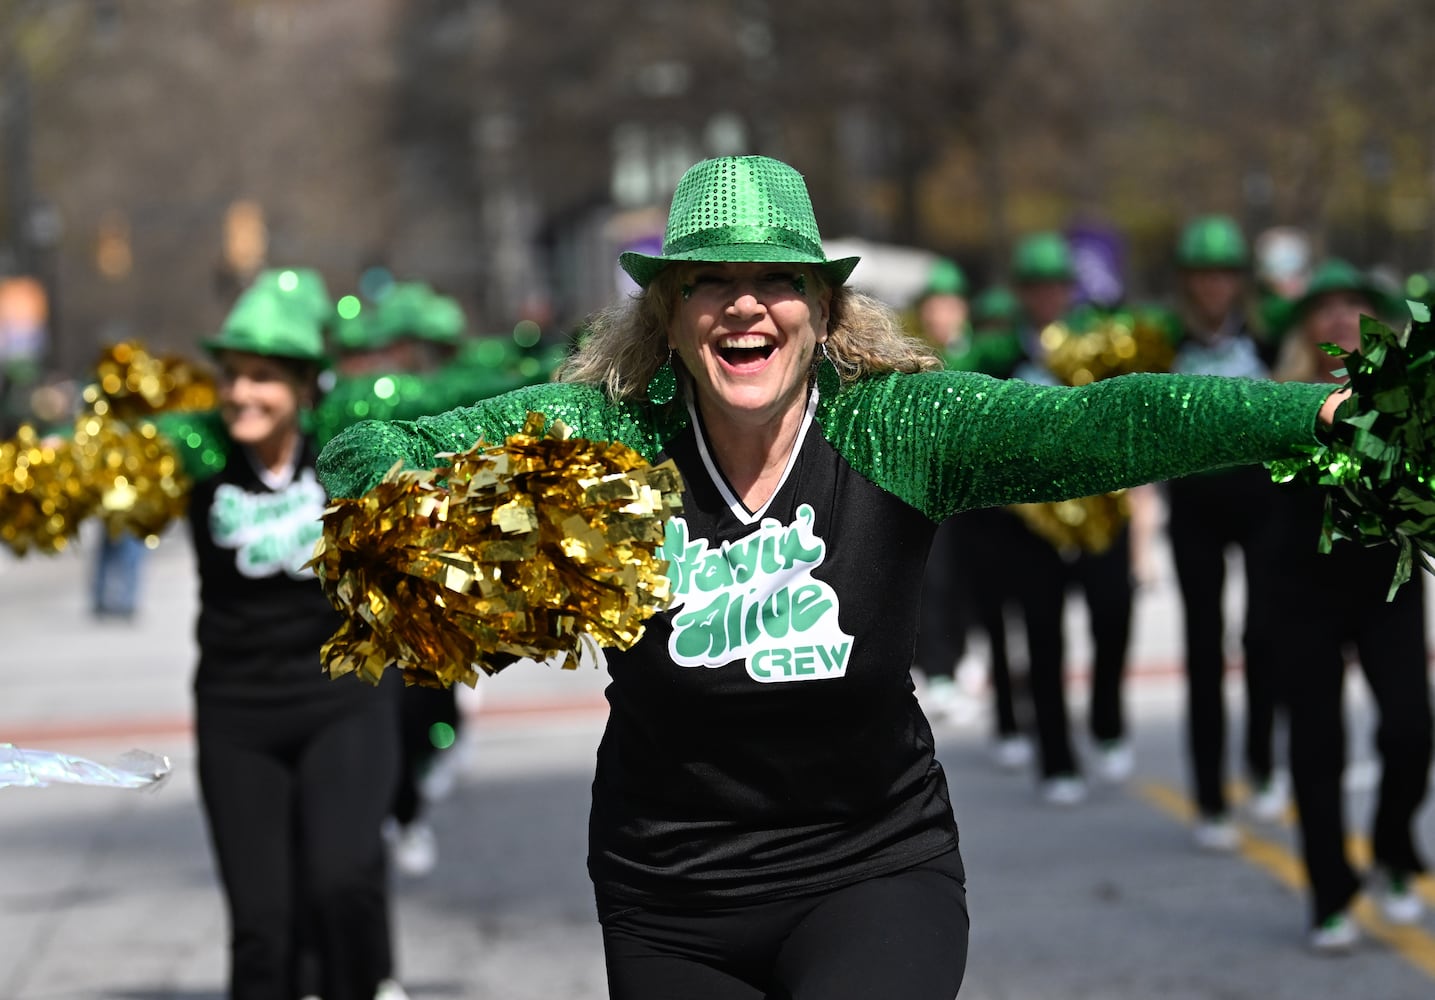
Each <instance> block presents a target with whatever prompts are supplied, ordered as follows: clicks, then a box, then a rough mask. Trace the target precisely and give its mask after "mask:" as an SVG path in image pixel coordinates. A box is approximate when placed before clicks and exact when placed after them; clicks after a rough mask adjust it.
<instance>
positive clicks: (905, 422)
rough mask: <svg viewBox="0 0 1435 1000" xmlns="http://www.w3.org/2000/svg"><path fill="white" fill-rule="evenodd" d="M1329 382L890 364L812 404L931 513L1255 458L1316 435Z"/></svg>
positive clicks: (859, 458) (1284, 452)
mask: <svg viewBox="0 0 1435 1000" xmlns="http://www.w3.org/2000/svg"><path fill="white" fill-rule="evenodd" d="M1332 391H1334V387H1332V386H1329V385H1308V384H1304V383H1279V382H1270V381H1264V380H1257V379H1236V378H1222V377H1219V376H1211V375H1125V376H1121V377H1119V378H1111V379H1105V380H1103V381H1100V382H1095V383H1092V384H1091V385H1087V386H1082V387H1080V388H1069V387H1064V386H1040V385H1034V384H1032V383H1029V382H1023V381H1020V380H1017V379H994V378H988V377H987V376H984V375H978V374H973V373H968V372H925V373H922V374H920V375H888V376H884V377H880V378H875V379H871V380H869V381H867V382H865V383H861V384H858V385H856V386H853V387H851V388H850V389H848V390H847V391H846V392H843V393H842V394H841V395H839V396H838V397H837V398H836V399H835V400H833V401H831V402H830V403H827V404H824V405H823V406H822V408H821V410H820V412H819V419H820V420H821V421H822V425H823V429H824V433H825V434H826V436H827V439H828V440H829V441H830V442H831V443H832V444H833V446H834V447H835V448H837V450H838V451H839V452H841V453H842V454H843V456H845V457H846V459H847V461H848V462H850V463H851V464H852V466H853V468H855V469H856V470H857V471H858V472H860V473H862V475H864V476H866V477H868V478H869V479H871V480H872V481H873V482H874V483H877V484H878V485H879V486H881V487H883V488H884V489H887V490H890V491H891V492H892V493H894V494H896V495H897V496H899V497H901V498H902V499H903V500H905V501H906V502H908V503H910V504H911V505H912V506H914V507H916V508H918V509H919V510H921V511H923V512H924V513H926V514H927V515H928V516H929V517H931V518H933V519H934V520H940V519H942V518H946V517H948V516H950V515H952V514H954V513H956V512H957V511H959V510H966V509H970V508H974V507H994V506H999V505H1002V504H1009V503H1028V502H1040V501H1046V500H1062V499H1067V498H1070V497H1079V496H1089V495H1092V494H1096V493H1103V492H1106V491H1108V490H1115V489H1122V488H1125V487H1129V486H1135V485H1138V484H1140V483H1148V482H1158V481H1161V480H1166V479H1171V478H1175V477H1177V476H1183V475H1188V474H1190V473H1194V472H1200V471H1205V470H1209V469H1217V468H1224V467H1229V466H1236V465H1251V464H1256V463H1259V462H1264V461H1267V460H1270V459H1276V458H1286V457H1290V456H1291V455H1293V454H1295V451H1296V448H1297V447H1298V446H1300V445H1309V444H1314V443H1315V424H1316V415H1317V413H1318V411H1319V410H1320V406H1321V403H1322V402H1324V400H1325V399H1326V397H1327V396H1329V395H1330V393H1331V392H1332Z"/></svg>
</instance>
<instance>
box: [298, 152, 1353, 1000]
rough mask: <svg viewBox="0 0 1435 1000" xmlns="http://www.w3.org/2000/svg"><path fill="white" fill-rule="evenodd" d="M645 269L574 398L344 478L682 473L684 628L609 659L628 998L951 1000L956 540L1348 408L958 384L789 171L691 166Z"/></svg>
mask: <svg viewBox="0 0 1435 1000" xmlns="http://www.w3.org/2000/svg"><path fill="white" fill-rule="evenodd" d="M620 263H621V264H622V266H623V267H624V269H625V270H626V271H627V273H628V274H629V275H631V276H632V277H633V279H634V280H635V281H636V282H637V284H638V285H639V286H640V287H641V288H642V292H641V293H640V294H639V295H637V296H636V297H634V299H632V300H631V301H629V302H626V303H622V304H619V305H617V306H615V307H614V308H612V309H611V310H609V311H607V312H605V313H604V314H602V315H600V316H599V317H596V318H595V319H594V320H593V321H592V323H591V324H590V326H589V330H588V335H587V338H586V339H585V341H584V342H583V345H582V346H581V348H580V349H579V351H578V353H577V354H576V355H575V356H574V357H573V358H572V359H571V360H570V362H569V363H568V364H567V365H566V366H565V367H564V369H563V370H562V372H561V373H560V378H561V379H562V381H560V382H559V383H558V384H554V385H547V386H534V387H531V388H528V389H523V390H519V391H517V392H513V393H509V394H507V395H504V396H500V397H497V398H494V399H491V400H487V401H485V402H483V403H480V404H478V405H477V406H473V407H469V408H465V409H460V410H455V411H452V412H450V413H447V414H443V415H440V416H435V417H429V418H423V419H420V420H417V421H413V422H408V423H401V422H387V423H386V422H366V423H361V424H357V425H355V426H354V427H351V428H349V429H348V430H347V431H345V432H344V433H343V434H341V435H339V437H337V438H335V440H334V441H332V442H331V443H330V445H329V446H328V447H326V448H325V450H324V452H323V454H322V455H321V461H320V472H321V476H322V478H323V481H324V482H325V484H326V486H327V487H328V488H329V489H330V491H331V492H332V494H333V495H334V496H336V497H357V496H361V495H363V494H364V493H365V492H366V491H368V490H369V489H370V488H372V487H373V486H375V484H377V483H378V482H379V481H380V480H381V479H382V478H383V476H384V475H385V473H386V471H387V470H388V469H390V468H391V467H392V466H393V465H394V464H395V462H402V463H403V464H404V465H405V466H408V467H410V468H415V469H430V468H434V467H435V466H436V464H437V463H438V461H439V459H438V456H439V454H440V453H444V452H449V451H453V450H460V449H463V448H466V447H468V446H470V445H472V444H473V443H474V442H476V441H478V440H480V439H482V440H485V441H500V440H503V439H504V438H505V437H506V436H507V435H509V434H512V433H515V432H516V431H518V430H519V429H520V428H521V427H522V426H523V425H524V422H525V419H526V417H527V415H528V414H529V413H530V412H535V411H536V412H540V413H543V414H544V415H546V417H547V418H548V419H550V420H555V419H559V420H562V421H563V422H564V423H565V424H566V425H568V426H569V427H570V428H571V430H572V431H573V433H575V434H577V435H578V436H580V437H585V438H588V439H593V440H617V441H621V442H625V443H626V444H627V445H629V446H630V447H632V448H635V449H637V450H638V452H639V453H640V454H641V455H642V456H643V457H644V458H646V459H647V460H648V461H656V460H659V459H664V458H666V459H671V460H672V461H673V462H674V463H675V465H676V467H677V468H678V470H679V471H680V472H681V474H682V478H683V483H684V492H683V498H682V499H683V505H684V506H683V510H682V512H681V514H680V515H676V516H674V517H673V519H672V520H670V521H669V522H668V524H667V535H666V541H665V542H664V545H663V549H662V551H663V553H664V558H665V559H667V560H668V561H669V564H670V566H669V570H668V573H669V578H670V579H671V580H672V583H673V596H672V601H671V604H670V606H669V608H668V609H667V610H666V611H663V612H661V613H660V614H658V615H657V616H655V617H653V618H651V619H649V621H648V622H647V627H646V631H645V632H644V634H643V635H642V637H641V639H639V640H638V641H637V643H636V645H634V646H633V647H632V648H631V649H629V650H628V651H626V652H621V653H620V652H612V653H610V654H609V655H608V659H607V668H608V672H609V675H610V678H611V683H610V684H609V686H608V689H607V696H608V701H609V705H610V712H609V718H608V724H607V729H606V732H605V734H604V736H603V739H602V743H601V745H600V747H599V750H598V757H597V771H596V776H595V779H594V782H593V799H592V813H591V820H590V826H589V854H588V864H589V871H590V873H591V875H592V878H593V880H594V883H595V889H596V896H597V905H598V912H599V918H600V921H601V923H602V927H603V939H604V948H605V954H606V961H607V969H608V982H609V989H610V994H611V996H613V997H614V998H615V1000H631V998H658V997H663V998H666V997H684V998H690V1000H699V998H716V997H722V998H728V997H732V998H738V997H744V998H753V1000H757V998H760V997H764V996H775V995H782V996H790V997H793V998H815V997H821V998H823V1000H843V998H855V997H873V996H891V997H902V998H904V1000H927V998H930V1000H939V998H940V1000H950V998H951V997H952V996H954V995H955V994H956V992H957V989H958V987H959V984H960V982H961V978H962V974H963V971H964V968H965V961H966V943H967V929H968V920H967V911H966V892H965V876H964V872H963V868H962V863H961V859H960V855H959V852H958V844H957V828H956V823H955V820H954V817H953V813H952V808H951V805H950V802H949V799H948V794H947V787H946V780H945V778H944V776H943V773H942V768H941V766H940V765H939V764H938V763H937V761H936V759H935V754H934V749H933V740H932V733H931V729H930V727H929V726H928V724H927V721H926V720H925V718H924V717H923V715H922V713H921V710H920V708H919V707H918V703H917V700H916V698H915V695H914V685H913V683H912V680H911V676H910V668H911V664H912V652H913V636H914V632H915V628H916V622H917V616H918V605H919V599H920V594H919V590H920V586H921V580H922V575H923V567H924V563H925V560H926V554H927V548H928V546H929V545H930V543H931V539H932V535H933V533H934V531H935V530H936V526H937V524H939V523H940V522H941V521H943V520H944V519H946V518H947V517H949V516H951V515H952V514H954V513H955V512H957V511H958V510H962V509H968V508H973V507H980V506H990V505H994V504H1004V503H1010V502H1015V501H1037V500H1043V499H1056V498H1062V497H1068V496H1073V495H1084V494H1090V493H1094V492H1100V491H1104V490H1109V489H1115V488H1119V487H1123V486H1130V485H1133V484H1135V483H1137V482H1141V481H1149V480H1157V479H1167V478H1170V477H1172V476H1174V475H1181V474H1185V473H1189V472H1194V471H1196V470H1198V469H1203V468H1210V467H1216V466H1223V465H1231V464H1241V463H1248V462H1254V461H1260V460H1264V459H1267V458H1272V457H1275V456H1281V455H1291V454H1295V452H1296V449H1297V448H1298V447H1299V446H1300V445H1301V444H1302V443H1303V442H1313V441H1314V440H1315V438H1314V433H1315V428H1316V426H1317V424H1318V422H1319V421H1324V422H1326V423H1328V421H1329V419H1330V414H1331V413H1332V412H1333V411H1334V406H1335V402H1336V401H1335V399H1334V398H1330V399H1328V398H1327V397H1329V396H1330V395H1331V389H1330V387H1328V386H1306V385H1276V384H1274V383H1269V382H1265V383H1262V382H1254V381H1250V382H1248V381H1243V380H1233V379H1210V378H1197V377H1176V376H1169V375H1167V376H1140V375H1138V376H1131V377H1129V378H1123V379H1111V380H1109V381H1107V382H1103V383H1097V384H1094V385H1091V386H1087V387H1084V388H1079V389H1073V388H1067V387H1045V386H1036V385H1031V384H1029V383H1024V382H1020V381H1017V380H1007V381H999V380H994V379H990V378H988V377H985V376H981V375H975V374H970V373H965V372H946V371H939V370H937V369H938V368H939V363H938V361H937V359H936V358H935V356H934V355H933V354H932V353H931V352H930V350H929V349H925V348H924V347H923V346H922V345H921V344H920V343H919V342H917V341H916V340H914V339H913V338H911V337H908V336H906V335H905V334H904V333H903V332H902V330H901V329H900V325H899V323H898V322H897V320H896V317H895V316H894V315H893V314H892V313H891V311H890V310H888V309H886V307H884V306H881V305H880V304H878V303H876V302H875V301H874V300H872V299H870V298H867V297H865V296H863V295H860V294H858V293H856V292H854V291H853V290H852V289H850V288H849V287H848V286H847V285H846V279H847V277H848V276H849V275H850V273H851V271H852V268H853V267H854V266H855V264H856V260H855V258H845V259H839V260H829V259H827V258H826V256H825V255H824V253H823V250H822V244H821V241H820V237H819V235H818V229H817V225H816V221H815V219H814V217H813V214H812V208H811V204H810V202H809V199H808V195H807V190H806V186H805V185H804V183H803V181H802V178H801V176H800V175H799V174H798V173H797V172H796V171H794V170H793V169H792V168H791V167H789V166H787V165H786V164H783V163H780V162H778V161H776V160H772V159H769V158H766V157H760V156H758V157H723V158H720V159H715V160H707V161H704V162H702V163H699V164H697V165H695V166H694V167H692V168H691V169H690V170H689V171H688V172H687V173H686V174H685V175H684V176H683V178H682V180H681V181H680V182H679V184H678V188H677V191H676V193H675V194H674V196H673V202H672V207H671V210H670V215H669V219H668V227H667V231H666V235H665V238H664V244H663V252H662V253H661V254H660V255H657V256H647V255H643V254H638V253H632V252H629V253H625V254H623V255H622V256H621V257H620ZM1318 414H1319V417H1318ZM1133 429H1134V432H1133Z"/></svg>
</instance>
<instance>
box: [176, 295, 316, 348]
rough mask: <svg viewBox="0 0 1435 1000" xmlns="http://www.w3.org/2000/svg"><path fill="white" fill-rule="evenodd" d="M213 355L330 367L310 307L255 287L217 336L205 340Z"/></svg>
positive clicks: (241, 299) (244, 296) (241, 298)
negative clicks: (222, 353) (221, 353)
mask: <svg viewBox="0 0 1435 1000" xmlns="http://www.w3.org/2000/svg"><path fill="white" fill-rule="evenodd" d="M202 345H203V347H204V349H205V350H207V351H208V352H210V353H211V354H215V353H217V352H219V351H243V352H245V353H247V354H262V355H265V356H267V357H276V358H292V359H294V360H297V361H310V362H314V363H315V364H318V365H321V366H323V365H326V364H327V361H328V359H327V358H326V356H325V354H324V334H323V331H322V330H321V329H320V328H319V324H318V322H317V321H316V318H315V317H314V316H313V315H312V314H311V313H310V311H309V310H308V309H307V308H304V307H302V306H301V305H299V304H296V303H295V302H294V301H293V300H290V299H287V298H285V297H284V296H282V295H279V294H276V293H275V292H274V291H272V290H271V289H269V288H267V287H264V286H258V287H251V288H249V289H248V290H247V291H245V292H244V294H243V295H241V296H240V297H239V300H238V301H237V302H235V304H234V308H232V309H231V310H230V311H229V315H228V316H227V317H226V318H225V320H224V323H223V325H222V326H221V327H220V329H219V333H218V335H217V336H214V337H211V338H209V339H208V340H205V341H202Z"/></svg>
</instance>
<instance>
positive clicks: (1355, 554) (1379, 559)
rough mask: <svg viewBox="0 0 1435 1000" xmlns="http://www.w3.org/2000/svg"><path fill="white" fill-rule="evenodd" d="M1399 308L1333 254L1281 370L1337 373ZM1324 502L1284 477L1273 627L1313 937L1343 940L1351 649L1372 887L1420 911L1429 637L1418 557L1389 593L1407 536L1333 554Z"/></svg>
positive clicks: (1349, 892) (1272, 584)
mask: <svg viewBox="0 0 1435 1000" xmlns="http://www.w3.org/2000/svg"><path fill="white" fill-rule="evenodd" d="M1396 308H1403V306H1399V305H1397V304H1394V303H1388V302H1387V301H1386V300H1385V299H1384V297H1383V296H1382V295H1381V293H1380V292H1379V290H1378V289H1376V288H1375V287H1374V286H1373V285H1372V284H1371V283H1370V282H1369V281H1368V280H1367V279H1366V277H1365V276H1364V275H1362V274H1361V273H1360V272H1359V271H1358V270H1357V269H1356V268H1354V267H1352V266H1351V265H1349V264H1348V263H1345V262H1344V261H1340V260H1327V261H1325V262H1324V263H1323V264H1321V265H1320V266H1318V267H1317V268H1316V269H1315V271H1314V272H1313V274H1312V276H1311V282H1310V285H1309V287H1308V288H1307V290H1306V292H1305V294H1304V295H1302V296H1301V297H1300V298H1299V299H1297V300H1296V301H1295V303H1294V305H1293V316H1294V318H1295V326H1294V327H1293V329H1292V330H1291V333H1290V335H1289V336H1288V337H1287V338H1286V340H1285V342H1284V343H1283V345H1282V359H1281V360H1282V364H1281V365H1280V366H1279V367H1278V368H1277V369H1276V373H1275V374H1276V377H1277V378H1296V379H1302V380H1304V379H1309V378H1312V377H1314V378H1318V379H1325V380H1327V381H1328V382H1330V383H1332V384H1334V383H1336V382H1337V381H1338V379H1337V377H1336V376H1335V375H1334V374H1333V372H1332V369H1335V368H1339V367H1340V363H1339V362H1338V361H1337V360H1336V359H1334V358H1331V357H1330V356H1329V355H1327V354H1325V352H1323V351H1322V350H1321V349H1320V345H1321V344H1325V343H1331V344H1335V345H1337V346H1338V347H1340V348H1342V349H1343V350H1345V351H1347V352H1349V351H1354V350H1358V349H1359V348H1360V322H1361V317H1362V316H1363V315H1364V316H1375V315H1380V314H1382V313H1384V314H1386V315H1391V313H1392V310H1393V309H1396ZM1407 318H1408V314H1407ZM1323 507H1324V491H1323V490H1321V489H1318V488H1314V487H1307V486H1295V485H1286V486H1282V487H1280V489H1279V491H1278V494H1277V516H1276V517H1275V518H1274V519H1273V521H1272V527H1273V530H1274V534H1275V538H1274V543H1273V544H1274V553H1273V558H1272V560H1271V570H1270V578H1269V581H1268V583H1269V589H1270V593H1271V595H1272V598H1273V599H1272V602H1271V608H1270V616H1269V628H1270V633H1271V642H1272V644H1273V649H1274V655H1275V665H1276V683H1277V689H1278V691H1279V694H1280V697H1281V699H1282V704H1283V706H1284V707H1285V709H1286V711H1287V713H1288V714H1289V719H1290V769H1291V782H1292V786H1293V788H1294V791H1295V801H1296V811H1297V812H1298V813H1299V817H1300V834H1301V837H1300V839H1301V856H1302V859H1303V860H1304V863H1305V870H1306V875H1307V876H1308V878H1309V881H1310V906H1311V910H1310V913H1311V931H1310V944H1311V946H1312V947H1313V948H1314V949H1316V950H1317V951H1320V952H1341V951H1345V950H1348V949H1349V948H1350V947H1352V946H1353V945H1354V944H1355V943H1356V941H1357V939H1358V937H1359V932H1358V931H1357V928H1356V925H1355V923H1354V920H1353V918H1352V916H1351V907H1352V905H1353V903H1354V900H1355V897H1356V895H1357V894H1358V893H1359V892H1360V889H1361V883H1362V880H1361V877H1360V876H1359V875H1358V874H1357V873H1356V871H1355V868H1354V866H1353V865H1352V864H1351V860H1350V856H1349V854H1348V853H1347V851H1348V848H1347V844H1346V824H1345V806H1344V783H1343V775H1344V771H1345V763H1346V726H1345V710H1344V692H1345V679H1346V662H1347V659H1346V658H1347V653H1348V651H1353V653H1354V656H1355V658H1356V659H1358V660H1359V662H1360V668H1361V671H1362V673H1363V674H1364V676H1365V679H1366V681H1367V683H1368V685H1369V689H1370V693H1371V695H1372V696H1373V698H1374V702H1375V706H1376V711H1377V717H1378V720H1379V721H1378V723H1377V726H1376V730H1375V744H1376V749H1377V751H1378V753H1379V756H1380V765H1381V766H1380V787H1379V790H1378V792H1377V795H1376V802H1375V807H1374V815H1373V817H1372V822H1371V837H1370V843H1371V851H1372V854H1373V855H1374V863H1375V871H1374V872H1373V873H1372V875H1371V888H1372V889H1373V890H1374V893H1375V895H1376V896H1377V899H1378V900H1379V903H1380V907H1381V912H1382V914H1383V916H1384V917H1385V919H1386V920H1387V921H1389V922H1391V923H1394V924H1411V923H1415V922H1416V921H1417V920H1419V918H1420V916H1421V912H1422V910H1423V905H1422V903H1421V900H1420V897H1419V896H1418V895H1416V893H1415V890H1414V885H1413V881H1414V878H1415V876H1416V875H1418V874H1419V873H1421V872H1423V871H1424V870H1425V862H1424V860H1423V858H1422V857H1421V852H1420V850H1419V848H1418V847H1417V845H1416V843H1415V829H1416V826H1415V817H1416V814H1417V813H1418V812H1419V811H1420V808H1421V805H1422V803H1423V802H1424V800H1425V797H1426V794H1427V789H1428V786H1429V779H1430V766H1431V762H1430V758H1431V749H1432V736H1431V731H1432V723H1431V706H1430V697H1431V696H1430V681H1429V675H1428V672H1427V671H1428V665H1429V652H1430V651H1429V649H1428V644H1427V639H1426V635H1427V631H1426V618H1425V601H1424V583H1425V581H1424V573H1423V571H1421V570H1420V569H1419V568H1418V567H1417V568H1416V571H1415V573H1414V574H1413V575H1412V577H1411V579H1410V580H1409V582H1407V583H1406V584H1405V585H1404V586H1402V587H1401V588H1400V589H1399V590H1398V591H1397V592H1396V593H1395V594H1394V596H1393V599H1391V600H1389V601H1387V600H1386V595H1387V588H1388V586H1389V584H1390V581H1391V578H1392V574H1393V572H1394V567H1395V563H1396V557H1397V552H1396V549H1395V548H1394V547H1393V546H1389V545H1380V546H1374V547H1366V546H1364V545H1361V544H1359V543H1358V542H1355V541H1347V540H1337V541H1335V543H1334V546H1333V548H1332V550H1331V552H1330V553H1329V554H1319V553H1317V552H1316V550H1315V549H1314V548H1312V546H1311V545H1310V538H1311V535H1312V533H1318V532H1319V531H1320V526H1321V519H1322V511H1323Z"/></svg>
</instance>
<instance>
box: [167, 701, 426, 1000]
mask: <svg viewBox="0 0 1435 1000" xmlns="http://www.w3.org/2000/svg"><path fill="white" fill-rule="evenodd" d="M333 683H335V684H343V683H357V682H355V681H354V680H353V678H343V679H341V680H339V681H335V682H333ZM392 693H393V692H392V691H391V690H389V689H386V688H380V689H374V690H367V691H364V692H361V694H362V695H364V697H353V696H352V695H351V696H349V697H344V698H341V699H337V701H338V704H337V705H336V704H335V703H334V701H333V700H330V699H325V698H319V699H315V700H300V701H297V702H294V703H287V704H286V703H283V702H279V701H276V700H272V699H265V700H263V701H258V702H256V701H240V700H233V699H218V698H212V697H206V696H204V695H200V696H199V697H198V698H197V701H196V714H195V732H196V737H197V742H198V749H199V783H200V791H201V793H202V796H203V800H204V809H205V814H206V817H207V819H208V821H209V833H210V840H211V843H212V845H213V848H214V855H215V861H216V864H217V866H218V869H219V876H220V880H221V881H222V883H223V885H224V892H225V902H226V904H227V907H228V911H229V920H230V932H231V939H230V996H231V998H232V1000H295V998H296V997H298V996H299V995H300V983H299V979H300V977H299V963H300V960H301V957H302V956H301V951H303V950H309V951H312V952H313V953H314V955H315V956H316V957H317V959H318V970H319V973H318V978H319V982H318V983H317V984H314V985H317V987H318V990H317V992H318V993H319V994H320V995H321V996H323V997H324V1000H373V996H374V991H375V989H376V988H377V986H378V984H379V982H380V981H381V980H383V979H385V978H387V977H388V976H389V975H391V973H392V966H393V950H392V945H391V941H390V932H389V907H388V886H387V873H386V871H385V859H384V847H383V841H382V838H381V836H380V833H379V825H380V823H381V822H382V821H383V818H384V816H385V814H386V813H387V812H388V809H389V804H390V802H391V801H392V796H393V788H394V779H395V773H396V766H397V759H398V754H397V743H398V737H397V726H396V725H395V717H396V713H395V710H394V707H393V701H392V698H391V695H392ZM306 988H307V984H306Z"/></svg>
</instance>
